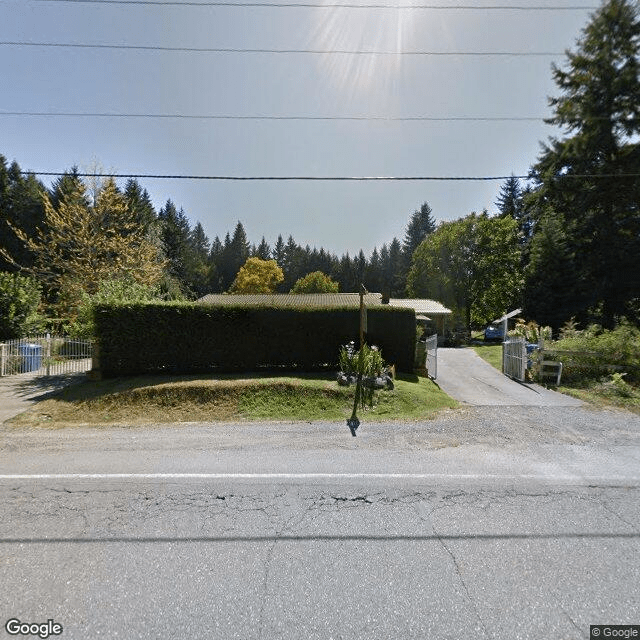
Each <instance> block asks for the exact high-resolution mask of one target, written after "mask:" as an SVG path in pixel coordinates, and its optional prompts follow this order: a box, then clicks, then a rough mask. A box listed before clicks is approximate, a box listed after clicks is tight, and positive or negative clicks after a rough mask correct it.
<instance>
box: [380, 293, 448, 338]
mask: <svg viewBox="0 0 640 640" xmlns="http://www.w3.org/2000/svg"><path fill="white" fill-rule="evenodd" d="M389 305H390V306H392V307H404V308H405V309H413V310H414V311H415V312H416V320H417V321H418V322H423V323H424V326H425V328H426V330H427V335H433V334H434V333H437V334H438V344H439V345H441V344H443V343H444V335H445V331H446V329H447V317H448V316H450V315H451V309H447V307H445V306H444V305H442V304H440V303H439V302H436V301H435V300H429V299H427V298H391V299H390V300H389Z"/></svg>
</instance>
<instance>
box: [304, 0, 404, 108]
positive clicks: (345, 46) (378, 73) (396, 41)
mask: <svg viewBox="0 0 640 640" xmlns="http://www.w3.org/2000/svg"><path fill="white" fill-rule="evenodd" d="M325 1H329V0H325ZM414 14H415V12H414V11H412V10H411V9H391V8H389V9H384V10H380V9H371V10H367V9H358V10H352V9H348V8H340V7H335V8H334V7H332V8H322V9H317V10H316V12H315V30H314V32H313V34H312V42H313V46H314V48H317V49H318V50H322V51H333V52H336V53H332V54H330V55H322V56H319V57H318V64H319V65H320V66H321V68H322V70H323V72H324V73H325V74H326V76H327V77H328V78H330V80H331V81H332V83H333V84H334V85H335V86H336V87H337V88H338V89H340V90H348V91H350V92H352V93H353V94H354V96H355V95H356V94H359V93H363V92H366V91H369V90H371V89H372V88H374V87H376V88H379V89H382V90H385V91H386V90H388V89H389V88H390V86H391V85H392V83H393V82H394V81H395V79H396V78H397V76H398V74H399V71H400V68H401V65H402V59H403V56H402V55H401V54H402V52H404V51H405V47H406V46H407V43H408V42H410V41H412V37H411V36H412V35H413V31H414V19H413V18H414ZM370 51H377V52H383V53H380V54H379V55H368V54H367V53H364V52H370Z"/></svg>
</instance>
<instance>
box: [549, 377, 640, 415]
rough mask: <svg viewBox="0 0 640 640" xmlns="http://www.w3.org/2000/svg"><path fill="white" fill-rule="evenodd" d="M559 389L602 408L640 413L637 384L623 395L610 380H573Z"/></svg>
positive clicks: (639, 395)
mask: <svg viewBox="0 0 640 640" xmlns="http://www.w3.org/2000/svg"><path fill="white" fill-rule="evenodd" d="M554 388H555V387H554ZM557 391H559V392H560V393H566V394H567V395H568V396H573V397H574V398H579V399H580V400H582V401H583V402H587V403H589V404H591V405H593V406H595V407H599V408H601V409H607V408H614V409H626V410H627V411H632V412H633V413H640V388H638V387H637V386H631V385H629V388H628V389H627V390H626V392H625V394H624V395H623V394H621V393H620V392H619V391H618V390H617V389H616V388H615V387H614V386H613V385H612V384H611V382H609V381H606V380H604V381H598V380H585V381H582V382H572V383H571V384H570V385H569V384H561V385H560V386H559V387H558V388H557ZM627 394H628V395H627Z"/></svg>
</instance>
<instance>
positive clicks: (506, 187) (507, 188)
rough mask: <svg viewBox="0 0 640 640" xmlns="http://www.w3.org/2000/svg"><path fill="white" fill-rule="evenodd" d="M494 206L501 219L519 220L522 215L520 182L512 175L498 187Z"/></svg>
mask: <svg viewBox="0 0 640 640" xmlns="http://www.w3.org/2000/svg"><path fill="white" fill-rule="evenodd" d="M496 206H497V207H498V211H499V215H500V217H501V218H513V219H514V220H519V219H520V217H521V215H522V188H521V187H520V180H518V178H516V177H515V176H514V175H513V174H511V176H510V177H509V178H507V179H506V180H505V182H504V184H503V185H502V187H500V193H499V194H498V199H497V200H496Z"/></svg>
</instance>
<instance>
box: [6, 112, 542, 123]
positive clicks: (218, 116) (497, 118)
mask: <svg viewBox="0 0 640 640" xmlns="http://www.w3.org/2000/svg"><path fill="white" fill-rule="evenodd" d="M2 116H16V117H54V118H55V117H61V118H132V119H150V120H153V119H166V120H169V119H176V120H256V121H260V120H267V121H269V120H276V121H279V120H283V121H320V122H322V121H349V122H354V121H355V122H542V121H544V120H546V119H547V118H546V117H543V116H375V115H373V116H372V115H360V116H339V115H337V116H336V115H332V116H322V115H317V116H314V115H231V114H185V113H110V112H86V111H85V112H77V111H0V117H2Z"/></svg>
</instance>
